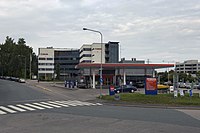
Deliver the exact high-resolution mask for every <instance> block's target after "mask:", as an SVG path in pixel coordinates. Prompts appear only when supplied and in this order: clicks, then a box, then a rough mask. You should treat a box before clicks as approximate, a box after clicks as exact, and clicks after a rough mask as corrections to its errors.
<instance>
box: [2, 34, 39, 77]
mask: <svg viewBox="0 0 200 133" xmlns="http://www.w3.org/2000/svg"><path fill="white" fill-rule="evenodd" d="M0 48H1V50H0V57H1V72H2V75H5V76H14V77H24V73H25V70H26V73H27V76H28V75H30V71H29V70H30V67H29V66H30V65H31V66H32V65H33V64H36V63H35V62H36V61H37V59H36V55H35V54H34V53H33V50H32V48H31V47H29V46H26V41H25V39H24V38H19V39H18V41H17V43H16V42H15V41H14V39H12V38H11V37H9V36H7V37H6V39H5V42H4V43H3V44H1V45H0ZM30 55H32V57H33V58H34V60H32V64H30V59H31V58H30ZM25 63H26V64H25ZM25 66H26V68H25ZM35 69H36V68H35V67H34V71H33V73H34V74H36V75H37V71H35Z"/></svg>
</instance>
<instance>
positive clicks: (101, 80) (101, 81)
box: [83, 28, 103, 98]
mask: <svg viewBox="0 0 200 133" xmlns="http://www.w3.org/2000/svg"><path fill="white" fill-rule="evenodd" d="M83 30H87V31H91V32H96V33H99V34H100V36H101V66H100V98H102V84H103V78H102V44H103V35H102V33H101V32H100V31H97V30H93V29H88V28H83Z"/></svg>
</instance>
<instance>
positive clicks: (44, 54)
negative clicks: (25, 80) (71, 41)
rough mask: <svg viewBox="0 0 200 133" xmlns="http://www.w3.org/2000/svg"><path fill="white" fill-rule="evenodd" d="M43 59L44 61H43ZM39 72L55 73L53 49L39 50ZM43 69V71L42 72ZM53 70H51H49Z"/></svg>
mask: <svg viewBox="0 0 200 133" xmlns="http://www.w3.org/2000/svg"><path fill="white" fill-rule="evenodd" d="M41 58H43V59H44V60H41ZM48 59H52V60H48ZM38 64H39V65H38V72H39V73H50V74H53V73H54V49H53V48H39V53H38ZM40 69H43V70H40ZM49 69H51V70H49Z"/></svg>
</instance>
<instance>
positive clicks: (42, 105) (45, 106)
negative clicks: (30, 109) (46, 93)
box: [33, 103, 53, 109]
mask: <svg viewBox="0 0 200 133" xmlns="http://www.w3.org/2000/svg"><path fill="white" fill-rule="evenodd" d="M33 104H35V105H38V106H41V107H44V108H48V109H52V108H53V107H50V106H47V105H44V104H40V103H33Z"/></svg>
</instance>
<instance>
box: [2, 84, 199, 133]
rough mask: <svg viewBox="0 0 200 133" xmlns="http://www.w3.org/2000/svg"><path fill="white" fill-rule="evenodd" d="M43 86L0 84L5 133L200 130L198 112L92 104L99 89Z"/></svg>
mask: <svg viewBox="0 0 200 133" xmlns="http://www.w3.org/2000/svg"><path fill="white" fill-rule="evenodd" d="M39 84H40V87H36V86H35V87H34V86H32V85H33V84H31V86H30V84H19V83H16V82H11V81H5V80H0V100H1V103H0V133H13V132H15V133H27V132H29V133H35V132H38V133H55V132H56V133H77V132H81V133H94V132H95V133H105V132H113V133H121V132H125V133H133V132H139V133H144V132H145V133H146V132H148V133H155V132H162V133H163V132H164V133H165V132H166V133H168V132H175V133H176V132H183V133H186V132H192V133H198V132H199V131H200V119H199V116H200V115H199V110H177V109H161V108H142V107H128V106H113V105H106V104H103V105H102V104H100V103H96V102H95V101H94V102H92V98H93V99H94V98H95V97H96V95H98V93H99V90H88V93H86V91H87V90H65V89H63V88H56V87H53V86H51V85H48V84H42V83H39ZM37 86H38V84H37ZM105 92H106V91H105ZM81 93H82V94H83V95H81ZM86 94H87V95H86ZM92 96H93V97H92ZM16 107H18V108H16ZM24 107H28V108H24ZM31 109H34V110H31ZM13 111H15V112H13ZM3 112H4V113H3Z"/></svg>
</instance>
